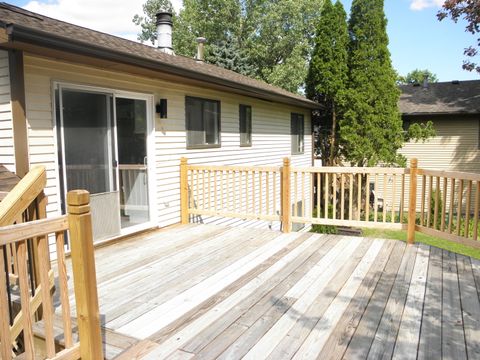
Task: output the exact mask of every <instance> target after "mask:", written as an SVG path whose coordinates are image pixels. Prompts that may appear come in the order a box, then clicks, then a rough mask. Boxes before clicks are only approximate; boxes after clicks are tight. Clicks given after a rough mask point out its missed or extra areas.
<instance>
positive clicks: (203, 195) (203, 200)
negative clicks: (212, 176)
mask: <svg viewBox="0 0 480 360" xmlns="http://www.w3.org/2000/svg"><path fill="white" fill-rule="evenodd" d="M202 210H205V170H202Z"/></svg>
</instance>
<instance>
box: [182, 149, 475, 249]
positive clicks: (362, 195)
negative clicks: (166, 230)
mask: <svg viewBox="0 0 480 360" xmlns="http://www.w3.org/2000/svg"><path fill="white" fill-rule="evenodd" d="M417 163H418V162H417V160H416V159H412V160H411V162H410V167H409V168H393V167H293V166H291V164H290V160H289V159H288V158H285V159H284V161H283V166H281V167H274V166H272V167H266V166H259V167H256V166H248V167H247V166H209V165H190V164H188V163H187V159H185V158H183V159H182V160H181V166H180V180H181V181H180V182H181V220H182V223H188V222H189V221H190V219H191V218H192V217H198V216H213V217H233V218H241V219H255V220H267V221H280V222H281V226H282V230H283V231H285V232H289V231H291V230H292V227H295V226H298V225H302V224H319V225H334V226H356V227H373V228H387V229H405V230H407V231H408V235H407V238H408V241H409V242H410V243H413V242H414V237H415V232H416V231H418V232H424V233H428V234H432V235H435V236H438V237H442V238H445V239H448V240H450V241H454V242H459V243H462V244H467V245H471V246H474V247H480V242H477V239H478V225H479V224H478V218H479V205H480V175H479V174H470V173H461V172H444V171H433V170H426V169H420V168H418V166H417Z"/></svg>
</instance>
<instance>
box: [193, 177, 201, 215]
mask: <svg viewBox="0 0 480 360" xmlns="http://www.w3.org/2000/svg"><path fill="white" fill-rule="evenodd" d="M199 171H200V170H197V171H195V192H196V196H195V198H194V201H195V199H197V206H196V207H197V208H198V207H199V206H198V205H199V204H198V203H199V202H200V175H199V174H198V173H199Z"/></svg>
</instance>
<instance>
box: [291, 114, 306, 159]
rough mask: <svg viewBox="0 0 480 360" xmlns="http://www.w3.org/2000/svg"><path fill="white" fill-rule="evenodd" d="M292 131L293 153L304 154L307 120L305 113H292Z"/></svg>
mask: <svg viewBox="0 0 480 360" xmlns="http://www.w3.org/2000/svg"><path fill="white" fill-rule="evenodd" d="M291 131H292V154H293V155H295V154H303V152H304V133H305V121H304V119H303V114H295V113H292V117H291Z"/></svg>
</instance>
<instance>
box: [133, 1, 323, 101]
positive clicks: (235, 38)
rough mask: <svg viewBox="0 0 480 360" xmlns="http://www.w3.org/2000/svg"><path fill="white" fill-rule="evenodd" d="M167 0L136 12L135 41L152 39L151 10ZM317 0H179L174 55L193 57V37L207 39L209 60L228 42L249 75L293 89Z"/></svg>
mask: <svg viewBox="0 0 480 360" xmlns="http://www.w3.org/2000/svg"><path fill="white" fill-rule="evenodd" d="M163 1H168V0H147V2H146V3H145V5H144V11H145V12H146V14H145V16H140V15H136V16H135V17H134V21H135V23H137V24H138V25H140V26H141V27H142V32H141V33H140V34H139V39H140V40H143V41H148V40H153V39H155V13H156V11H158V9H159V8H160V5H161V4H163ZM322 2H323V0H296V1H292V0H184V2H183V9H182V10H180V12H179V14H178V15H177V16H175V17H174V27H175V28H174V32H173V46H174V50H175V53H176V54H178V55H184V56H187V57H193V56H194V55H195V49H196V42H195V39H196V37H198V36H203V37H205V38H206V39H207V44H206V47H205V51H206V54H207V57H209V61H210V62H215V60H214V59H213V58H212V56H209V54H210V55H211V54H212V53H213V51H214V50H212V49H213V48H214V47H217V49H218V48H221V47H224V46H225V44H227V43H228V42H229V41H230V42H231V43H233V44H235V46H236V47H237V49H238V51H239V52H241V56H242V57H243V58H244V59H245V60H246V63H248V64H255V67H254V73H253V74H254V76H255V77H256V78H258V79H261V80H264V81H266V82H268V83H270V84H274V85H277V86H280V87H283V88H284V89H287V90H290V91H294V92H296V91H299V89H301V87H302V86H303V83H304V79H305V77H306V74H307V68H308V58H309V56H310V52H311V49H312V48H313V35H314V33H315V21H316V19H317V18H318V15H319V13H320V9H321V5H322Z"/></svg>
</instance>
